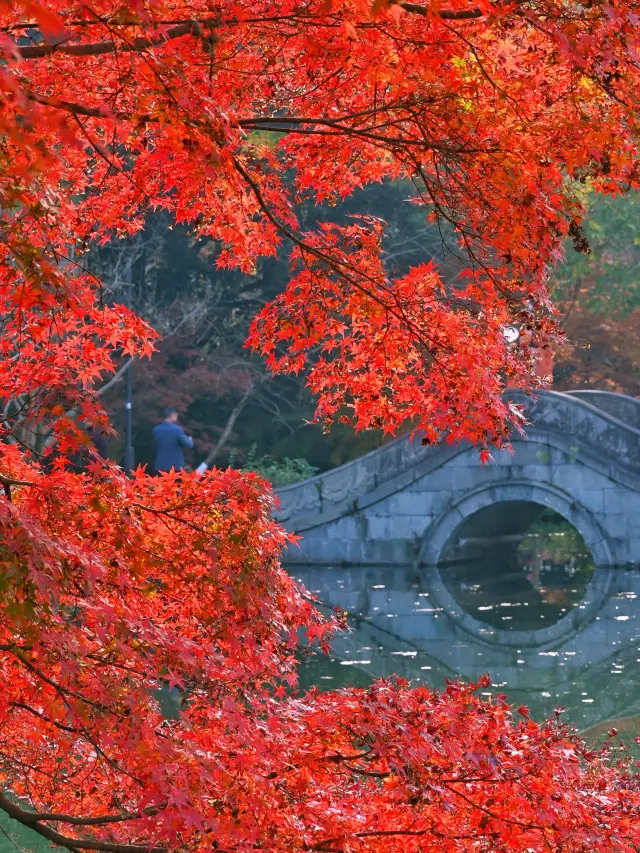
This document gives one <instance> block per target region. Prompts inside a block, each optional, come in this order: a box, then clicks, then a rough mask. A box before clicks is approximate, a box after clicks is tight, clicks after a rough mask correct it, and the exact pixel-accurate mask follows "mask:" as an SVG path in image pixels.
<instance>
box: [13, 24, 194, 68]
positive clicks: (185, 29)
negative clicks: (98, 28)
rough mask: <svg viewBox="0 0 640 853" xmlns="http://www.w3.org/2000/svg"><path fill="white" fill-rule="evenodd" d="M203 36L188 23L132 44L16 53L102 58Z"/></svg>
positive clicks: (54, 46)
mask: <svg viewBox="0 0 640 853" xmlns="http://www.w3.org/2000/svg"><path fill="white" fill-rule="evenodd" d="M201 34H202V30H201V28H200V24H199V23H198V22H197V21H188V22H185V23H183V24H177V26H175V27H169V29H168V30H167V31H166V32H165V33H163V34H162V35H158V36H155V37H153V38H136V39H133V41H132V42H131V43H126V42H125V43H123V44H120V45H118V44H116V42H115V41H96V42H89V43H88V44H64V43H62V42H58V43H55V42H54V43H53V44H36V45H27V46H25V47H17V46H16V48H15V50H16V53H17V54H18V56H20V57H21V58H22V59H41V58H42V57H44V56H51V54H53V53H63V54H65V55H67V56H100V55H101V54H105V53H117V52H118V51H122V52H123V53H131V52H136V51H141V50H146V49H147V48H149V47H158V46H160V45H163V44H166V43H167V42H168V41H173V39H176V38H181V37H182V36H187V35H194V36H199V35H201Z"/></svg>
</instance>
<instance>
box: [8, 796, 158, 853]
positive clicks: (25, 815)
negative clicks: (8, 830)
mask: <svg viewBox="0 0 640 853" xmlns="http://www.w3.org/2000/svg"><path fill="white" fill-rule="evenodd" d="M0 809H2V811H4V812H5V814H7V815H9V817H12V818H13V819H14V820H17V821H18V823H21V824H22V825H23V826H27V827H29V829H32V830H33V831H34V832H37V833H38V835H41V836H42V837H43V838H46V839H47V840H48V841H52V842H53V843H54V844H57V845H59V846H60V847H66V848H67V849H68V850H100V851H103V853H166V851H167V849H168V848H166V847H161V846H149V845H148V844H118V843H117V842H113V841H93V840H91V839H88V838H86V839H85V838H72V837H70V836H68V835H62V834H61V833H60V832H56V831H55V829H51V827H49V826H43V825H42V824H41V821H42V820H46V819H47V816H44V817H42V816H41V815H39V814H38V813H37V812H28V811H26V809H23V808H21V807H20V806H19V805H17V804H16V803H14V802H12V801H11V800H10V799H9V797H8V796H7V795H6V794H5V793H4V792H0ZM57 817H58V818H62V817H64V816H62V815H58V816H57ZM67 817H70V815H69V816H67ZM49 819H55V816H54V817H53V818H49Z"/></svg>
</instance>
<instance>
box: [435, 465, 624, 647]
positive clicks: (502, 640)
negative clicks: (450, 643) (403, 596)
mask: <svg viewBox="0 0 640 853" xmlns="http://www.w3.org/2000/svg"><path fill="white" fill-rule="evenodd" d="M521 501H522V502H527V503H536V504H538V505H540V506H543V507H547V508H549V509H552V510H554V511H555V512H557V513H558V514H559V515H561V516H562V517H563V518H565V519H566V520H567V521H568V522H569V523H570V524H572V525H573V526H574V527H575V528H576V530H577V531H578V533H580V535H581V536H582V538H583V539H584V541H585V544H586V545H587V547H588V548H589V550H590V551H591V554H592V556H593V560H594V563H595V565H596V571H595V572H594V575H593V579H592V581H591V583H590V584H589V587H588V588H587V593H586V595H585V598H584V599H583V601H582V602H581V604H580V605H578V606H577V607H576V608H574V609H573V610H571V611H569V612H568V613H567V614H566V616H563V617H562V619H560V620H559V621H558V622H556V623H555V624H554V625H549V626H547V627H545V628H541V629H537V630H532V631H501V630H499V629H493V630H492V631H488V630H487V625H486V624H484V623H483V622H480V621H479V620H477V619H475V618H474V617H473V616H471V615H470V614H468V613H467V612H466V611H464V610H463V608H462V607H461V606H460V604H459V603H458V602H457V601H456V600H455V598H454V597H453V596H452V595H451V593H450V592H449V591H448V590H447V589H446V587H445V585H444V583H443V581H442V578H441V576H440V573H439V571H438V570H436V571H435V572H433V570H432V577H433V578H434V581H435V583H434V584H433V588H432V595H433V597H434V599H437V600H438V602H439V604H440V606H441V607H443V608H444V610H445V611H446V612H447V614H448V616H449V617H450V618H451V619H453V620H454V621H455V622H456V623H457V624H458V626H459V627H460V628H462V629H463V630H465V631H467V632H468V633H469V634H472V635H473V636H474V637H475V638H476V640H479V641H480V642H483V643H488V644H491V645H504V646H514V647H515V646H518V647H520V646H539V647H545V646H548V645H552V644H555V643H557V642H558V641H560V640H562V639H565V638H566V637H567V636H568V635H571V634H575V633H577V632H578V631H579V630H580V628H581V627H583V626H584V625H585V624H586V623H587V622H590V621H591V619H592V618H593V617H594V615H595V613H596V612H597V610H598V609H599V608H600V607H601V605H602V603H603V601H604V600H605V598H606V594H607V590H608V587H609V583H610V580H611V574H610V572H609V571H608V570H607V569H606V567H608V566H611V565H612V564H613V560H612V558H611V552H610V551H609V547H608V545H607V540H606V539H605V536H604V533H603V531H602V529H601V527H600V524H599V523H598V521H597V520H596V519H595V518H594V517H593V515H592V514H591V513H590V512H588V511H587V510H586V509H585V508H584V507H582V506H580V505H579V504H578V503H576V502H575V501H573V500H572V499H571V497H570V496H569V495H567V494H566V493H564V492H562V491H561V490H560V489H557V488H555V487H554V486H550V485H548V484H546V483H538V484H532V483H530V482H527V481H525V480H511V481H509V482H508V483H495V484H493V485H485V486H481V487H479V488H478V489H475V490H474V491H472V492H468V493H467V494H466V495H465V496H464V497H462V498H460V499H459V500H457V501H452V502H451V504H450V505H449V507H448V508H447V509H446V510H445V512H443V513H442V514H441V515H440V517H439V518H438V519H436V521H435V522H434V523H433V524H432V526H431V527H430V529H429V530H428V531H427V534H426V536H425V541H424V545H423V549H422V560H423V562H424V563H426V564H427V565H431V566H435V565H436V564H437V563H438V560H439V558H440V556H441V554H442V553H443V551H444V549H445V547H446V545H447V543H448V542H449V541H450V540H451V539H452V538H453V537H454V536H455V534H456V531H457V530H459V528H460V527H461V526H462V525H463V524H464V522H465V520H466V519H469V518H470V517H471V516H473V515H474V514H475V513H477V512H479V511H480V510H482V509H484V508H485V507H489V506H493V505H496V504H500V503H507V502H521Z"/></svg>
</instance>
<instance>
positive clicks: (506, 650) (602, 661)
mask: <svg viewBox="0 0 640 853" xmlns="http://www.w3.org/2000/svg"><path fill="white" fill-rule="evenodd" d="M441 571H446V569H445V570H438V569H437V568H433V567H430V568H420V569H412V568H410V567H407V566H404V567H400V566H395V567H392V566H376V567H357V568H355V567H352V568H348V569H344V568H320V567H317V566H313V567H312V566H308V567H296V569H295V571H294V572H293V574H294V576H295V577H296V578H299V579H300V580H301V581H302V582H303V583H304V584H305V586H306V587H307V588H308V589H309V590H311V591H312V592H314V594H316V595H317V596H318V598H319V600H321V601H323V602H325V603H326V604H328V605H331V606H333V607H340V608H342V609H344V610H347V611H348V612H349V613H350V614H353V616H352V618H351V620H350V623H351V627H352V628H353V631H352V632H351V633H350V634H343V635H341V636H338V637H337V638H336V640H335V642H334V658H335V659H336V660H335V662H334V663H333V664H329V663H328V662H327V661H324V660H323V659H322V658H314V660H313V662H312V664H311V665H310V668H311V672H310V673H309V676H310V678H311V680H313V681H315V682H316V683H322V681H320V679H322V678H326V679H327V686H340V685H341V683H365V682H366V678H365V682H363V681H362V676H370V677H376V678H379V677H387V676H390V675H392V674H397V675H400V676H404V677H407V678H411V679H416V680H423V681H425V682H427V683H430V684H433V685H434V686H443V684H444V680H445V678H449V679H453V678H457V677H462V678H464V679H474V678H477V677H478V676H479V675H480V674H482V673H483V672H489V673H490V674H491V677H492V680H493V684H494V685H495V688H494V692H504V693H506V694H507V695H508V697H509V701H511V702H513V703H514V704H525V705H528V706H529V707H530V708H531V709H532V711H533V712H534V713H535V714H536V715H538V716H539V715H542V714H550V713H551V712H552V711H553V709H554V708H555V707H556V706H558V705H562V706H566V707H567V709H568V716H569V719H570V720H571V721H572V722H575V723H576V724H577V725H579V726H580V727H581V728H584V727H586V726H590V725H593V724H594V723H597V722H600V721H601V720H603V719H610V718H614V717H623V716H636V715H640V678H638V675H639V674H640V663H639V662H638V661H639V659H640V651H639V649H638V646H639V645H640V611H639V608H638V596H640V571H637V570H618V569H596V570H595V572H594V575H593V579H592V582H591V584H589V586H588V587H587V589H586V592H585V595H584V597H583V599H582V600H581V601H580V602H579V604H578V605H577V606H576V607H575V608H574V609H572V610H570V611H569V612H568V613H567V614H566V615H564V616H563V617H562V618H561V619H559V620H558V621H557V622H555V623H554V624H551V625H546V626H545V627H543V628H541V629H538V630H528V631H518V630H513V631H507V630H499V629H497V628H495V627H493V626H492V625H490V624H488V623H486V622H483V621H480V620H479V619H477V618H475V617H473V616H471V615H470V614H468V613H466V612H465V611H464V610H463V609H462V608H461V607H460V605H459V604H458V603H457V601H456V600H455V598H454V597H453V596H452V595H451V593H450V592H449V591H448V589H447V587H446V586H445V584H444V583H443V580H442V577H441ZM506 597H507V602H505V603H508V600H509V599H508V596H506ZM359 674H360V675H359ZM639 733H640V732H639Z"/></svg>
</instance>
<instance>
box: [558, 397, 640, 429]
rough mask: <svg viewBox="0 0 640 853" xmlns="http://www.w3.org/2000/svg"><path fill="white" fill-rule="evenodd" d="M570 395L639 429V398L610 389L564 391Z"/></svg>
mask: <svg viewBox="0 0 640 853" xmlns="http://www.w3.org/2000/svg"><path fill="white" fill-rule="evenodd" d="M564 393H565V394H568V395H569V396H570V397H575V398H576V399H578V400H582V402H583V403H589V404H590V405H591V406H595V408H596V409H601V410H602V411H603V412H606V413H607V414H608V415H611V416H612V417H614V418H616V419H617V420H619V421H622V423H624V424H626V425H627V426H629V427H634V428H635V429H640V400H636V398H635V397H629V396H627V395H626V394H614V393H613V392H611V391H592V390H584V391H565V392H564Z"/></svg>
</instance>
